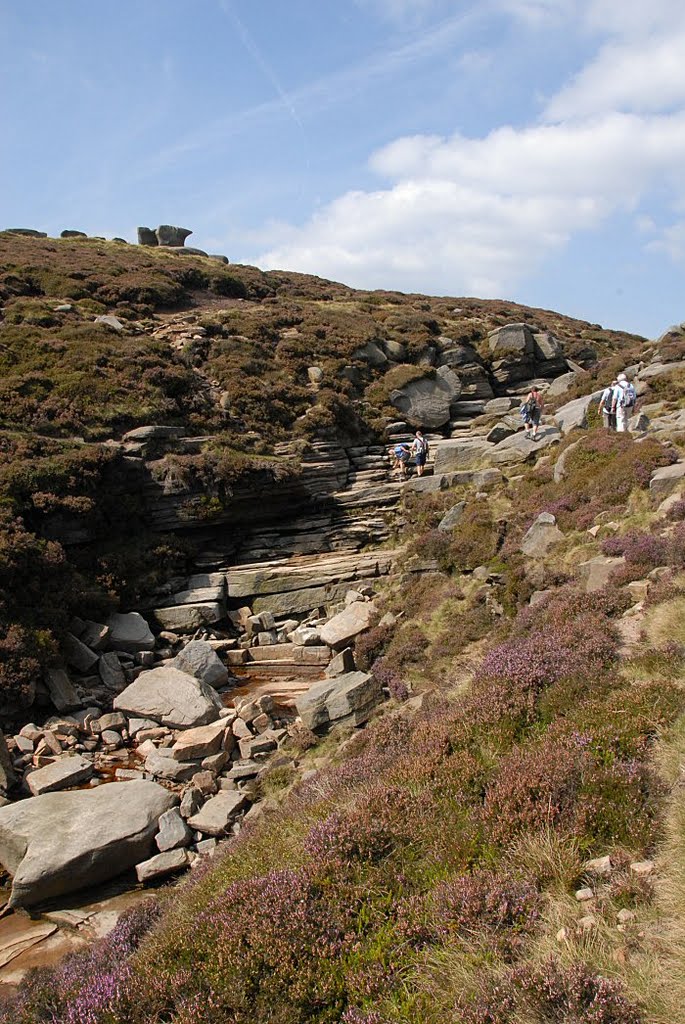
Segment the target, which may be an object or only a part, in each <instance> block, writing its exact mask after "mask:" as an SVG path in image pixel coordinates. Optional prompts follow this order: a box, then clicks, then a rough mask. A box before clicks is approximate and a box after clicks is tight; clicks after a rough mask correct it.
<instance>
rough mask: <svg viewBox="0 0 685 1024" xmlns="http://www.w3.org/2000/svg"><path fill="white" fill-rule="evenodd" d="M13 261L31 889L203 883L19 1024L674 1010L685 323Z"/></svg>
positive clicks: (14, 809)
mask: <svg viewBox="0 0 685 1024" xmlns="http://www.w3.org/2000/svg"><path fill="white" fill-rule="evenodd" d="M0 246H2V247H4V250H3V252H4V255H3V259H4V260H5V264H6V265H5V270H4V276H3V278H2V288H3V289H4V300H3V301H4V309H3V317H4V319H3V323H2V329H1V330H0V358H2V359H3V360H6V362H5V363H4V364H3V370H4V373H3V385H2V386H3V387H6V388H8V389H10V390H8V395H11V396H15V397H16V401H15V400H14V399H13V398H12V399H10V400H9V401H7V402H6V403H5V404H4V405H3V416H6V417H7V419H6V420H5V421H3V427H2V438H3V446H4V456H3V458H4V462H3V463H2V464H1V465H0V485H1V486H2V488H3V492H2V493H3V507H4V510H5V511H4V512H3V513H2V515H3V520H2V531H3V532H2V534H1V535H0V602H2V605H1V608H0V610H1V611H2V615H3V622H2V627H1V628H2V630H3V631H4V632H3V634H2V639H0V645H2V646H1V647H0V653H1V654H2V657H3V660H2V666H1V671H2V672H3V673H4V675H3V676H2V683H3V687H4V690H3V693H4V698H3V699H4V705H5V723H6V725H7V726H8V730H7V731H8V740H7V742H6V743H4V742H3V743H0V779H1V780H2V787H3V788H4V790H5V793H6V797H3V798H2V802H3V803H5V800H7V801H8V802H7V805H6V806H4V807H2V808H0V856H1V857H2V858H3V861H4V863H5V866H6V867H7V868H8V870H9V872H10V874H11V875H12V876H13V877H12V880H11V891H10V886H9V884H8V895H9V899H10V903H11V905H12V906H21V905H27V906H32V907H34V908H36V912H37V913H40V911H41V908H42V906H43V904H44V902H45V900H48V899H53V900H54V899H55V898H56V897H58V896H60V895H64V894H65V893H68V892H70V891H71V890H73V889H74V888H75V887H80V886H82V885H85V884H90V883H92V882H95V883H97V882H98V881H101V880H103V879H104V878H108V877H110V876H111V875H112V874H115V873H116V872H117V871H121V870H122V869H123V868H134V867H135V871H136V876H135V878H136V880H137V882H138V883H139V884H142V885H155V884H158V883H159V880H160V879H166V878H168V877H169V876H170V875H174V874H178V873H179V872H184V871H186V870H187V869H190V870H189V871H188V873H187V874H186V875H184V876H182V880H181V881H180V882H179V883H178V884H177V885H175V886H173V887H169V888H167V889H160V890H159V891H158V893H157V896H156V898H152V899H149V898H148V899H146V900H145V901H144V902H143V903H142V904H141V906H140V907H139V908H138V909H137V910H136V911H134V912H133V913H132V914H130V915H128V916H127V917H124V918H122V920H121V921H120V922H119V924H118V926H117V927H116V929H115V931H114V932H112V933H111V934H110V936H109V937H108V938H106V939H103V940H101V941H100V942H98V943H95V944H94V945H92V946H91V947H90V948H89V949H88V950H87V951H85V952H82V953H78V954H74V955H72V956H71V957H68V958H67V959H66V960H64V961H63V962H62V963H60V964H58V965H57V967H55V968H53V969H48V970H45V971H43V972H39V973H37V974H35V975H33V976H30V977H28V978H26V979H25V981H24V984H23V986H22V988H21V991H20V992H19V994H18V995H17V996H16V998H14V999H12V1000H10V1001H9V1002H8V1004H7V1006H6V1008H5V1009H0V1022H1V1024H10V1021H11V1022H12V1024H15V1022H19V1024H36V1022H45V1024H48V1022H49V1024H67V1022H68V1024H171V1022H173V1024H262V1022H263V1024H267V1022H274V1021H282V1022H284V1024H285V1022H288V1024H314V1022H318V1024H337V1022H341V1024H443V1022H445V1021H448V1020H454V1021H460V1022H465V1024H521V1022H530V1024H533V1022H535V1024H543V1022H545V1024H546V1022H549V1024H558V1022H562V1021H564V1022H568V1024H576V1022H580V1021H583V1022H585V1021H592V1022H593V1024H667V1022H669V1024H672V1022H673V1021H675V1020H678V1019H679V1015H680V1013H681V1007H682V1005H683V1002H684V1001H685V987H684V986H683V983H682V979H683V978H685V937H684V933H683V928H682V917H683V914H684V913H685V844H684V840H683V836H684V835H685V831H684V827H685V804H684V803H683V792H682V785H681V782H682V778H681V776H682V765H683V758H684V756H685V632H684V631H683V624H682V623H683V614H684V612H685V490H684V488H685V433H684V431H683V426H684V424H685V372H684V371H685V361H682V356H683V355H685V345H684V341H685V332H684V331H683V329H682V328H680V327H679V328H673V329H671V330H669V331H668V332H667V333H666V334H665V335H664V336H663V337H662V338H661V339H659V340H658V341H656V342H648V341H646V340H645V339H640V338H636V337H632V336H628V335H620V334H612V332H609V331H604V330H602V329H601V328H600V327H598V326H596V325H588V324H580V323H578V322H576V321H571V320H568V319H565V318H563V317H561V316H559V315H557V314H553V313H550V312H547V311H542V310H531V309H524V308H522V307H514V306H510V305H509V304H506V303H502V302H481V301H478V300H474V299H463V298H462V299H456V298H452V299H445V298H427V297H423V296H404V295H399V294H389V293H360V292H354V291H352V290H350V289H347V288H345V287H344V286H342V285H337V284H332V283H330V282H323V281H319V280H318V279H312V278H306V277H301V276H298V275H289V274H280V273H279V274H261V273H260V272H259V271H256V270H254V269H253V268H242V267H234V266H226V265H225V264H223V263H220V262H218V261H211V260H209V259H208V258H205V257H202V256H196V255H193V254H192V253H188V252H185V253H183V254H182V253H180V252H170V251H168V250H165V249H160V248H159V247H155V248H146V247H143V248H138V247H130V246H127V245H125V244H124V243H121V242H113V243H104V242H102V241H101V240H91V239H77V240H73V239H66V240H52V239H35V238H26V237H22V236H13V235H8V234H5V235H0ZM12 260H13V261H14V262H12ZM51 275H55V277H52V276H51ZM79 275H81V276H79ZM143 277H144V278H145V288H146V289H147V290H146V291H145V292H143V290H142V289H143V283H142V278H143ZM55 279H56V280H57V281H58V284H55V283H54V282H55ZM136 281H138V283H139V285H140V288H141V291H138V292H135V282H136ZM229 281H230V282H232V283H230V284H229V283H228V282H229ZM117 282H118V283H117ZM119 285H121V286H122V288H123V290H122V291H121V292H117V290H116V289H117V288H118V287H119ZM241 289H242V292H241ZM239 292H240V294H239ZM84 293H85V294H84ZM103 300H104V301H103ZM41 317H45V322H43V323H42V324H41V323H38V322H36V321H37V320H39V319H40V318H41ZM98 317H105V318H106V319H105V320H99V321H96V318H98ZM48 319H49V320H50V322H49V323H48V322H47V320H48ZM619 369H625V370H626V371H627V373H628V374H629V376H630V377H631V379H632V380H633V381H634V384H635V387H636V391H637V394H638V406H637V409H636V410H635V413H634V415H633V416H632V417H631V419H630V430H629V432H627V433H622V434H617V433H610V432H608V431H605V430H604V429H603V428H602V427H601V425H600V424H599V422H598V413H597V403H598V397H599V391H598V386H599V385H600V384H603V383H604V382H605V381H606V380H608V379H610V378H611V376H613V375H614V374H615V373H616V372H617V371H618V370H619ZM531 380H536V381H538V382H539V383H540V385H541V387H542V388H543V390H544V393H545V397H546V404H545V414H544V416H543V422H542V426H541V430H540V434H539V438H538V440H536V441H532V440H530V439H528V438H526V437H524V436H523V435H522V433H521V431H520V418H519V416H518V409H517V407H518V405H519V404H520V400H521V394H523V393H525V392H526V391H527V390H528V387H529V385H530V382H531ZM91 381H93V382H94V383H93V388H92V392H91V391H89V384H90V382H91ZM174 381H175V382H176V383H175V384H174V383H172V382H174ZM138 384H140V388H139V389H138ZM92 396H96V397H95V398H94V401H93V404H92V405H90V404H89V399H90V398H91V397H92ZM21 398H25V399H26V401H25V403H24V404H22V402H21V401H20V399H21ZM60 402H63V403H64V406H65V418H64V419H62V418H61V416H60V414H59V412H58V410H59V408H60ZM13 417H14V418H13ZM416 427H422V428H423V429H424V430H425V431H426V433H427V434H428V436H429V438H430V443H431V457H430V461H429V466H428V470H427V473H426V475H425V476H423V477H420V478H419V477H416V476H414V475H412V477H411V479H409V481H408V482H402V481H400V480H399V479H398V477H397V476H396V475H395V476H393V474H392V472H391V471H390V468H389V465H388V461H387V455H386V450H387V448H388V446H389V445H390V444H392V443H394V441H395V439H397V438H404V437H408V436H410V435H411V432H412V430H413V429H415V428H416ZM236 675H237V676H238V677H239V678H236ZM246 692H247V694H248V695H247V697H246V696H245V693H246ZM360 727H363V728H360ZM29 794H30V795H29ZM86 825H87V827H85V826H86ZM51 835H59V836H60V842H59V843H55V842H51V841H50V836H51ZM17 836H20V837H21V843H18V842H17V839H16V837H17ZM113 850H114V851H116V857H113V855H112V851H113ZM134 884H135V883H134ZM62 910H63V908H62ZM63 912H64V911H63ZM70 912H71V911H70ZM71 920H73V918H72V919H71ZM46 921H47V922H51V921H52V918H51V917H50V916H49V915H48V916H47V917H46V918H41V924H42V925H44V924H45V922H46ZM48 927H52V925H51V924H48ZM0 938H1V936H0ZM15 944H16V940H15ZM8 955H10V956H12V955H14V954H12V953H11V951H10V953H9V954H8Z"/></svg>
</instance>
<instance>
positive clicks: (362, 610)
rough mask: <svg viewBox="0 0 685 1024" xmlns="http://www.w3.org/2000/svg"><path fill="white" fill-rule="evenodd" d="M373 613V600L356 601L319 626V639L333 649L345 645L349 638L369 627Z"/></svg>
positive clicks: (374, 611) (374, 609) (374, 607)
mask: <svg viewBox="0 0 685 1024" xmlns="http://www.w3.org/2000/svg"><path fill="white" fill-rule="evenodd" d="M375 614H376V606H375V604H374V603H373V601H368V602H367V601H364V602H361V601H357V602H355V603H354V604H351V605H349V606H348V607H347V608H345V609H344V610H343V611H341V612H339V613H338V614H337V615H334V616H333V618H332V619H329V620H328V622H327V623H326V624H325V625H324V626H322V627H321V639H322V640H323V642H324V643H325V644H327V645H328V646H329V647H332V648H333V649H334V650H335V649H341V648H343V647H347V646H348V644H349V642H350V641H351V640H354V638H355V637H356V636H359V634H360V633H363V632H364V631H365V630H367V629H369V627H370V626H371V623H372V622H373V619H374V616H375Z"/></svg>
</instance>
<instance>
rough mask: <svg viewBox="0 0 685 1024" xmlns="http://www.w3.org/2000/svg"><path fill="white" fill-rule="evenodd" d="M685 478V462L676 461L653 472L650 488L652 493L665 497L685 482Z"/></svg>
mask: <svg viewBox="0 0 685 1024" xmlns="http://www.w3.org/2000/svg"><path fill="white" fill-rule="evenodd" d="M684 478H685V462H676V463H674V464H673V465H672V466H662V467H661V469H657V470H655V471H654V473H652V477H651V479H650V481H649V489H650V491H651V492H652V494H657V495H659V496H661V497H663V496H664V495H666V494H670V493H671V492H672V491H674V490H675V489H676V488H677V487H680V485H681V484H682V483H683V479H684Z"/></svg>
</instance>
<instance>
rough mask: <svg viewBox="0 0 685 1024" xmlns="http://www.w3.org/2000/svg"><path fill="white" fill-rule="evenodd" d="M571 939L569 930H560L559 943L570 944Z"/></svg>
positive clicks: (558, 934)
mask: <svg viewBox="0 0 685 1024" xmlns="http://www.w3.org/2000/svg"><path fill="white" fill-rule="evenodd" d="M569 938H570V934H569V930H568V928H560V929H559V931H558V932H557V934H556V940H557V942H568V940H569Z"/></svg>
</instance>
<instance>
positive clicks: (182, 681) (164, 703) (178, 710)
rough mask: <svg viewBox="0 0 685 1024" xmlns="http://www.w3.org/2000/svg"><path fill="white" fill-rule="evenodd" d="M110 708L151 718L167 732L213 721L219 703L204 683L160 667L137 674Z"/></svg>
mask: <svg viewBox="0 0 685 1024" xmlns="http://www.w3.org/2000/svg"><path fill="white" fill-rule="evenodd" d="M113 707H114V709H115V710H116V711H124V712H126V713H127V714H129V715H133V716H135V717H136V718H151V719H152V720H153V721H155V722H161V724H162V725H166V726H168V727H169V728H170V729H192V728H194V727H195V726H198V725H208V724H209V723H210V722H214V721H216V719H217V718H218V717H219V711H220V710H221V708H222V703H221V698H220V697H219V695H218V694H217V692H216V690H213V689H212V687H211V686H208V685H207V683H203V682H202V680H200V679H196V678H195V677H194V676H189V675H188V673H187V672H181V671H180V670H179V669H177V668H173V667H171V666H169V665H163V666H161V667H160V668H153V669H150V670H149V671H147V672H141V673H140V675H139V676H138V678H137V679H136V680H134V682H132V683H131V684H130V686H127V687H126V689H125V690H123V691H122V692H121V693H120V694H118V696H117V697H115V698H114V704H113Z"/></svg>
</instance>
